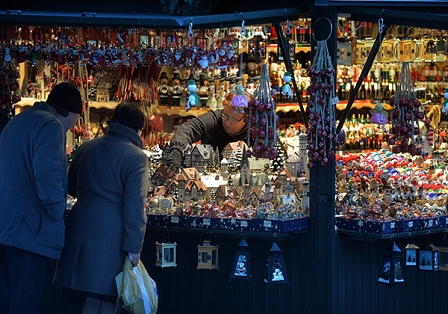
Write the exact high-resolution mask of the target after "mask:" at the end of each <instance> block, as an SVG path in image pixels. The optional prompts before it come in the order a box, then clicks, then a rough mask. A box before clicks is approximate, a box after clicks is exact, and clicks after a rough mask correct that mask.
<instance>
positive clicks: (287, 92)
mask: <svg viewBox="0 0 448 314" xmlns="http://www.w3.org/2000/svg"><path fill="white" fill-rule="evenodd" d="M283 81H284V84H283V86H282V95H283V96H286V97H288V98H292V89H291V73H289V72H285V75H284V76H283Z"/></svg>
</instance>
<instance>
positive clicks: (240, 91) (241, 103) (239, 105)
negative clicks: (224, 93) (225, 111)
mask: <svg viewBox="0 0 448 314" xmlns="http://www.w3.org/2000/svg"><path fill="white" fill-rule="evenodd" d="M232 104H233V106H234V107H235V114H238V113H239V112H240V113H245V111H244V108H247V107H248V100H247V98H246V96H244V87H243V85H241V84H238V85H237V86H236V96H235V97H233V99H232Z"/></svg>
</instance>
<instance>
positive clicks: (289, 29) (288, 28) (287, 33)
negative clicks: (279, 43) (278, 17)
mask: <svg viewBox="0 0 448 314" xmlns="http://www.w3.org/2000/svg"><path fill="white" fill-rule="evenodd" d="M285 33H286V35H288V36H289V35H291V24H290V22H289V20H286V31H285Z"/></svg>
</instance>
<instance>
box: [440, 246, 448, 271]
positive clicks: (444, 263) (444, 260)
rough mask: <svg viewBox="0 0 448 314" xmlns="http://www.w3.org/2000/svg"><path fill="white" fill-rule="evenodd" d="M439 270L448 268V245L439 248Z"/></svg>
mask: <svg viewBox="0 0 448 314" xmlns="http://www.w3.org/2000/svg"><path fill="white" fill-rule="evenodd" d="M439 257H440V264H439V270H448V247H440V248H439Z"/></svg>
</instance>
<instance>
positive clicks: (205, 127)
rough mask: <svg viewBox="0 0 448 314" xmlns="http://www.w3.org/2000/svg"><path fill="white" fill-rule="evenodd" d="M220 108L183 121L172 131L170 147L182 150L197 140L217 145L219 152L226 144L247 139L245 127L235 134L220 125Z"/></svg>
mask: <svg viewBox="0 0 448 314" xmlns="http://www.w3.org/2000/svg"><path fill="white" fill-rule="evenodd" d="M221 113H222V110H210V111H209V112H207V113H205V114H203V115H201V116H199V117H197V118H192V119H190V120H188V121H187V122H185V123H183V124H182V125H181V126H180V127H179V128H178V129H177V130H176V132H175V133H174V136H173V139H172V140H171V147H172V148H171V149H173V148H175V149H178V150H180V151H181V152H184V151H185V149H186V148H187V147H188V146H189V145H191V144H193V143H195V142H198V141H201V143H202V144H210V145H212V146H213V148H216V147H218V149H219V152H220V153H221V152H222V151H223V149H224V147H226V146H227V144H229V143H232V142H236V141H240V140H245V139H247V127H245V128H243V130H241V131H240V132H239V133H237V134H235V135H229V134H228V133H227V132H226V131H225V130H224V127H223V125H222V118H221Z"/></svg>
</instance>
